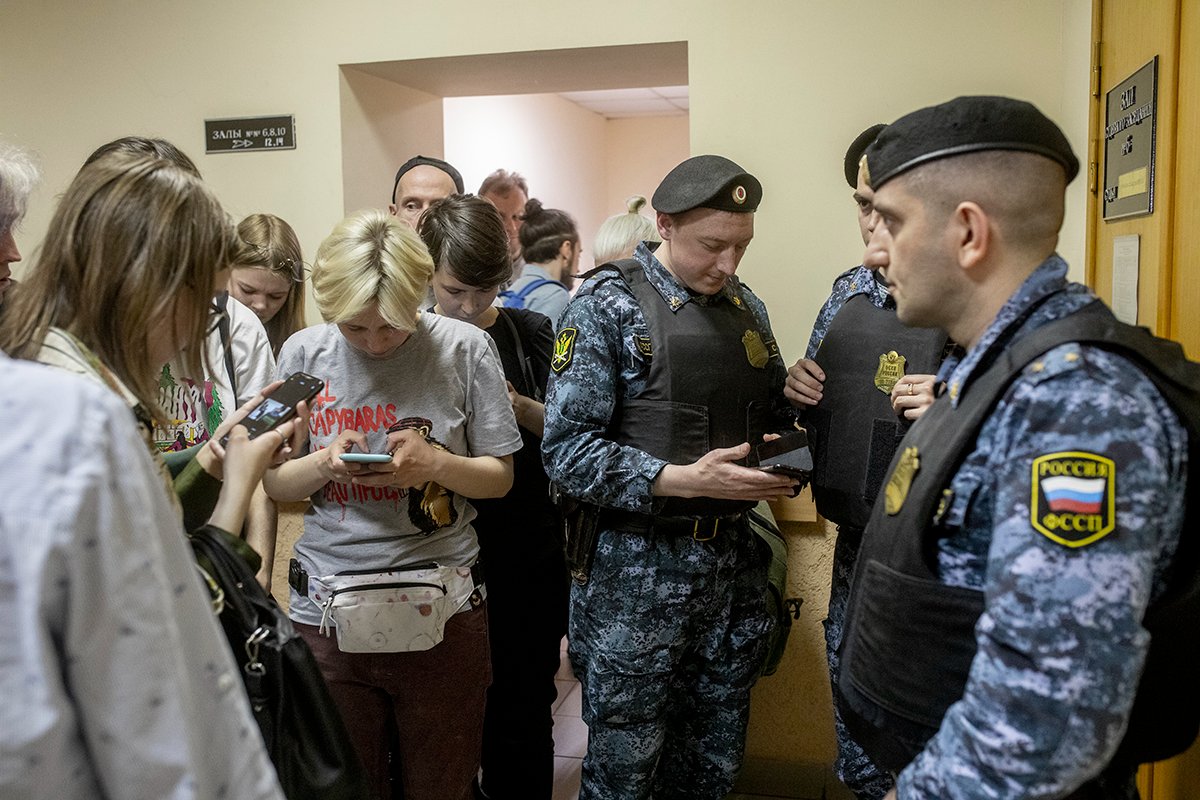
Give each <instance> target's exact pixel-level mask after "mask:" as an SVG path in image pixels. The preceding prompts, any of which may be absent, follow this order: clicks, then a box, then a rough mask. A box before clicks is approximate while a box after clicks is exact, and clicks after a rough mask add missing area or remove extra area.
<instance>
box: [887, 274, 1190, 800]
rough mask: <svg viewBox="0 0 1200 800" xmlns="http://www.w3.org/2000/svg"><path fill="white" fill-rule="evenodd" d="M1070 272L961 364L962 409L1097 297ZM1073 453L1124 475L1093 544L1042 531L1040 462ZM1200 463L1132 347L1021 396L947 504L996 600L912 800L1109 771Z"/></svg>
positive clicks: (1119, 784) (1069, 350) (950, 557)
mask: <svg viewBox="0 0 1200 800" xmlns="http://www.w3.org/2000/svg"><path fill="white" fill-rule="evenodd" d="M1066 272H1067V265H1066V263H1065V262H1063V261H1062V260H1061V259H1060V258H1058V257H1057V256H1052V257H1051V258H1049V259H1048V260H1046V261H1045V262H1044V263H1043V264H1041V265H1040V266H1039V267H1038V268H1037V269H1036V271H1034V272H1033V273H1032V275H1031V276H1030V277H1029V278H1028V279H1027V280H1026V281H1025V283H1024V284H1023V285H1022V286H1021V287H1020V289H1019V290H1018V291H1017V292H1016V293H1015V294H1014V295H1013V296H1012V297H1011V298H1010V299H1009V300H1008V302H1007V303H1006V304H1005V305H1004V307H1003V308H1002V309H1001V311H1000V313H999V314H998V315H997V317H996V318H995V320H993V322H992V323H991V324H990V325H989V326H988V328H987V329H986V331H985V332H984V333H983V335H982V337H981V338H980V339H979V341H978V343H977V344H976V345H975V346H974V347H973V348H972V349H971V350H970V352H968V353H967V354H966V355H965V357H962V358H961V359H959V358H957V357H951V358H949V359H947V361H946V362H945V363H944V365H943V368H942V371H941V373H940V374H939V378H940V379H942V380H945V381H946V383H947V386H948V392H949V394H950V400H951V402H956V400H957V397H958V387H960V386H962V385H964V382H965V381H967V379H968V378H969V377H970V376H972V375H974V374H976V373H977V372H979V371H981V370H983V369H986V367H987V366H988V365H989V364H990V363H992V362H993V360H994V359H995V358H996V357H997V356H998V354H1000V353H1001V352H1002V351H1004V350H1005V349H1007V348H1008V346H1009V345H1010V343H1011V342H1012V341H1013V340H1014V339H1016V338H1018V337H1020V336H1021V335H1023V334H1025V333H1028V332H1029V331H1032V330H1034V329H1036V328H1038V327H1040V326H1042V325H1044V324H1046V323H1048V322H1050V321H1052V320H1055V319H1059V318H1062V317H1065V316H1067V315H1069V314H1071V313H1072V312H1074V311H1076V310H1078V309H1079V308H1081V307H1083V306H1084V305H1086V304H1087V303H1088V302H1090V301H1091V300H1092V299H1094V298H1093V295H1092V294H1091V293H1090V292H1089V291H1088V290H1087V289H1086V288H1085V287H1083V286H1080V285H1078V284H1070V283H1067V281H1066ZM1064 453H1065V454H1070V455H1079V454H1097V455H1099V456H1103V457H1105V458H1109V459H1112V461H1113V462H1114V463H1115V465H1116V469H1115V478H1114V480H1115V495H1116V506H1115V509H1116V517H1115V519H1116V525H1115V529H1114V530H1113V531H1112V532H1111V533H1109V534H1107V535H1105V536H1103V537H1102V538H1099V539H1098V540H1096V541H1094V542H1092V543H1090V544H1086V545H1085V546H1081V547H1065V546H1063V545H1062V544H1060V543H1056V542H1055V541H1052V540H1051V538H1050V537H1049V536H1048V535H1044V534H1043V533H1042V532H1039V531H1038V530H1035V529H1034V527H1033V526H1032V525H1031V522H1030V504H1031V491H1034V492H1036V491H1037V487H1036V486H1034V485H1033V484H1034V481H1035V478H1034V477H1033V474H1034V473H1033V468H1032V464H1033V461H1034V459H1036V458H1038V457H1039V456H1044V455H1045V454H1064ZM1186 460H1187V435H1186V432H1185V430H1184V428H1183V427H1182V426H1181V425H1180V422H1179V419H1178V417H1177V416H1176V414H1175V412H1174V411H1173V410H1171V408H1170V406H1169V405H1168V404H1167V403H1166V401H1165V400H1164V399H1163V397H1162V395H1161V394H1160V393H1159V392H1158V390H1157V389H1156V388H1155V387H1154V386H1153V384H1152V382H1151V381H1150V379H1149V378H1147V377H1146V376H1145V375H1144V374H1143V373H1142V372H1141V371H1139V370H1138V369H1137V368H1136V367H1135V366H1133V365H1132V364H1131V363H1130V362H1129V361H1128V360H1127V359H1125V358H1123V357H1122V356H1120V355H1116V354H1115V353H1112V352H1109V351H1106V350H1103V349H1100V348H1097V347H1092V346H1081V345H1079V344H1067V345H1063V346H1060V347H1057V348H1055V349H1053V350H1051V351H1049V352H1048V353H1046V354H1045V355H1044V356H1043V357H1041V358H1040V359H1038V360H1037V361H1035V362H1033V363H1032V364H1030V365H1029V366H1028V367H1026V368H1025V370H1024V372H1023V373H1022V374H1021V375H1020V376H1019V377H1018V378H1017V379H1016V380H1015V381H1014V382H1013V383H1012V384H1011V385H1010V386H1009V387H1008V389H1007V391H1006V392H1005V394H1004V395H1003V397H1002V399H1001V400H1000V402H999V404H998V405H997V406H996V408H995V409H994V410H993V411H992V413H991V415H990V416H989V417H988V418H987V421H986V422H985V423H984V425H983V427H982V429H981V430H980V433H979V436H978V438H977V440H976V444H975V447H974V449H973V451H972V452H971V453H970V454H969V455H968V456H967V458H966V460H965V462H964V463H963V464H962V465H961V467H960V468H959V469H958V471H957V473H956V474H955V475H954V478H953V479H952V482H951V485H950V489H951V491H952V492H953V494H952V496H951V499H950V502H949V505H948V507H947V508H945V509H944V515H943V514H942V512H939V515H940V523H939V524H940V526H941V530H939V531H938V537H937V543H938V546H937V566H938V571H939V575H940V579H941V581H942V582H944V583H945V584H948V585H951V586H956V587H965V588H969V589H975V590H981V591H983V592H984V593H985V607H984V612H983V614H982V616H981V617H980V619H979V622H978V624H977V626H976V628H975V634H976V642H977V648H978V649H977V652H976V655H975V657H974V660H973V661H972V662H971V667H970V672H969V675H968V678H967V683H966V687H965V690H964V693H963V696H962V699H961V700H959V701H958V702H956V703H955V704H954V705H952V706H951V707H950V709H949V710H948V711H947V713H946V714H945V716H944V717H943V719H942V722H941V727H940V729H939V730H938V732H937V733H936V735H935V736H934V737H933V738H932V739H931V740H930V741H929V742H928V743H927V745H926V746H925V749H924V751H923V752H921V753H920V754H919V755H918V756H917V757H916V759H915V760H914V761H912V763H910V764H909V765H908V766H907V767H906V768H905V769H904V770H903V771H902V772H901V774H900V775H899V778H898V781H897V790H898V796H899V798H900V800H912V799H913V798H938V799H939V800H955V799H956V798H978V797H987V798H998V799H1001V800H1003V799H1004V798H1014V799H1015V798H1043V797H1045V798H1050V797H1063V796H1064V795H1066V794H1067V793H1068V792H1069V791H1070V790H1071V789H1072V788H1073V787H1077V786H1079V785H1081V784H1083V783H1084V782H1085V781H1087V780H1090V779H1092V778H1093V777H1094V776H1096V775H1097V773H1099V772H1100V770H1101V769H1103V768H1104V767H1105V765H1106V764H1107V763H1108V761H1109V759H1110V758H1111V757H1112V754H1113V752H1114V751H1115V749H1116V747H1117V745H1118V744H1119V743H1120V741H1121V737H1122V734H1123V732H1124V728H1125V724H1126V722H1127V719H1128V714H1129V711H1130V708H1131V706H1132V703H1133V699H1134V696H1135V693H1136V690H1137V685H1138V678H1139V676H1140V674H1141V670H1142V664H1143V660H1144V658H1145V654H1146V651H1147V647H1148V644H1149V636H1148V634H1147V633H1146V631H1145V630H1144V628H1143V626H1142V618H1143V615H1144V613H1145V610H1146V608H1147V605H1148V604H1149V603H1150V602H1151V601H1152V600H1154V599H1156V598H1157V597H1158V596H1159V595H1160V594H1161V593H1162V591H1163V589H1164V587H1165V573H1166V569H1167V566H1168V564H1169V562H1170V559H1171V557H1172V555H1173V554H1174V552H1175V549H1176V547H1177V545H1178V541H1179V536H1180V528H1181V525H1182V522H1183V514H1184V501H1185V486H1186V471H1187V464H1186ZM869 533H870V532H869V531H868V535H869ZM930 633H931V635H936V632H932V631H931V632H930ZM1105 777H1106V780H1107V781H1108V782H1107V784H1106V786H1105V787H1104V789H1103V791H1104V794H1103V796H1104V797H1106V798H1125V797H1128V798H1135V797H1136V796H1137V793H1136V788H1135V787H1134V783H1133V767H1129V768H1128V770H1127V771H1126V772H1125V774H1123V775H1116V776H1112V775H1106V776H1105Z"/></svg>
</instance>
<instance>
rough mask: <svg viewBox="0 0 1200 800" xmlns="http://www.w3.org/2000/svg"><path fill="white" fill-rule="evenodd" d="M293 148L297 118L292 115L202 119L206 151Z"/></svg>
mask: <svg viewBox="0 0 1200 800" xmlns="http://www.w3.org/2000/svg"><path fill="white" fill-rule="evenodd" d="M295 149H296V118H295V117H294V116H291V115H287V116H281V117H244V118H239V119H206V120H204V152H206V153H243V152H246V153H248V152H252V151H255V150H295Z"/></svg>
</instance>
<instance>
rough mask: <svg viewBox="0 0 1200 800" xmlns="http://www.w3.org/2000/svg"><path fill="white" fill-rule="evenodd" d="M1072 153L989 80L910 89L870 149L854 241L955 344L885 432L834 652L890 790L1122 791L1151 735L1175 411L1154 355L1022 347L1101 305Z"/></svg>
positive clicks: (902, 300) (914, 311) (1179, 486)
mask: <svg viewBox="0 0 1200 800" xmlns="http://www.w3.org/2000/svg"><path fill="white" fill-rule="evenodd" d="M1078 169H1079V163H1078V161H1077V159H1076V157H1075V155H1074V154H1073V153H1072V151H1071V147H1070V145H1069V144H1068V142H1067V140H1066V138H1065V137H1064V135H1063V133H1062V131H1060V130H1059V128H1058V127H1057V126H1056V125H1055V124H1054V123H1053V122H1051V121H1050V120H1049V119H1047V118H1046V117H1045V116H1044V115H1043V114H1042V113H1041V112H1040V111H1038V110H1037V109H1036V108H1035V107H1033V106H1032V105H1030V104H1028V103H1024V102H1020V101H1017V100H1012V99H1008V98H1003V97H960V98H958V99H955V100H952V101H950V102H947V103H944V104H942V105H938V106H934V107H930V108H925V109H921V110H919V111H916V112H913V113H912V114H909V115H907V116H905V117H902V118H901V119H899V120H897V121H896V122H894V123H892V124H891V125H890V126H889V127H888V128H887V129H886V130H885V131H883V132H882V133H881V134H880V135H879V137H878V138H877V139H876V140H875V142H874V144H872V145H871V147H870V148H868V150H867V154H866V159H865V176H866V178H867V180H868V182H869V183H870V185H871V187H872V188H873V189H874V190H875V213H876V215H877V217H878V219H877V225H876V227H875V230H874V232H873V234H872V239H871V248H870V249H869V250H868V259H869V260H870V259H871V258H873V257H874V256H873V255H872V253H873V252H875V251H878V252H879V253H880V254H882V255H881V256H880V257H884V258H886V259H887V264H888V282H889V283H890V285H891V292H892V296H893V297H894V298H895V300H896V305H897V315H898V317H899V319H900V320H901V321H902V322H904V323H905V324H908V325H926V326H938V327H942V328H944V329H945V330H946V331H947V332H948V333H949V335H950V336H951V337H952V338H953V339H954V340H955V341H957V342H959V343H961V344H962V345H964V346H965V348H966V353H965V355H964V356H962V357H961V358H959V357H954V356H951V357H950V358H948V359H947V360H946V362H945V364H944V365H943V367H942V370H941V372H940V373H939V378H944V379H945V380H946V382H947V384H948V390H947V391H946V393H945V394H944V395H942V396H941V397H940V398H939V399H938V400H937V402H935V403H934V405H933V406H932V407H931V408H930V409H929V411H928V412H927V413H926V414H925V415H924V416H923V417H922V418H921V419H920V420H918V421H917V422H916V423H915V424H914V425H913V427H912V429H911V430H910V432H909V434H908V436H907V437H906V438H905V439H904V441H903V442H901V443H900V449H899V452H898V454H897V457H896V459H895V460H894V462H893V465H892V467H891V469H890V473H889V478H888V480H887V483H886V485H885V488H884V492H883V494H884V497H882V498H881V499H880V502H878V503H877V504H876V506H875V509H874V511H873V515H872V517H871V520H870V523H869V524H868V527H867V530H866V533H865V535H864V538H863V544H862V550H861V552H860V555H859V560H858V564H857V566H856V568H855V573H854V578H853V583H852V589H851V598H850V606H849V610H848V613H847V621H846V631H845V636H844V639H843V649H842V653H841V675H840V679H839V687H838V688H839V695H840V698H839V699H840V702H841V704H842V713H843V717H844V718H845V720H846V723H847V725H848V726H849V727H850V729H851V732H852V733H853V734H854V736H855V738H856V740H858V741H859V742H860V743H861V744H862V745H863V747H864V749H866V751H867V752H868V753H869V754H870V755H871V757H872V758H873V759H875V760H876V761H877V762H878V763H880V764H881V765H883V766H884V767H886V768H888V769H890V770H893V771H898V772H899V775H898V778H897V784H896V788H895V789H894V790H893V792H894V794H895V796H898V797H900V798H903V800H911V799H912V798H940V799H942V800H946V799H948V798H982V797H987V798H1034V797H1038V798H1041V797H1045V798H1051V797H1053V798H1061V797H1066V796H1070V797H1072V798H1089V799H1090V798H1132V797H1136V796H1137V794H1136V788H1135V786H1134V773H1135V768H1136V763H1137V761H1138V760H1139V758H1141V757H1142V756H1143V755H1144V754H1145V753H1146V752H1154V751H1155V749H1156V746H1157V743H1156V741H1155V739H1156V737H1157V734H1156V733H1155V732H1154V727H1153V726H1149V727H1147V728H1145V729H1141V730H1138V731H1137V732H1136V735H1135V734H1134V733H1131V735H1130V737H1128V738H1126V739H1125V740H1124V742H1123V740H1122V736H1123V734H1124V732H1125V730H1126V726H1127V723H1129V721H1130V720H1131V708H1133V707H1134V701H1135V697H1137V698H1138V703H1139V704H1141V703H1142V701H1143V698H1144V697H1145V696H1146V693H1145V691H1144V690H1139V676H1140V675H1141V673H1142V670H1143V665H1144V664H1153V663H1157V664H1158V667H1156V669H1157V668H1161V667H1162V666H1163V664H1162V661H1160V660H1156V659H1148V658H1147V652H1148V650H1149V649H1150V644H1151V637H1150V635H1149V633H1148V630H1147V628H1148V627H1150V622H1149V621H1150V620H1151V617H1150V616H1148V615H1147V609H1148V608H1149V609H1150V610H1151V612H1154V611H1155V609H1157V608H1160V607H1161V606H1160V603H1161V601H1162V600H1163V598H1164V597H1168V596H1171V595H1172V592H1173V591H1174V587H1173V586H1172V584H1171V583H1170V582H1169V580H1168V579H1170V580H1174V577H1172V576H1173V574H1177V573H1179V572H1182V570H1179V571H1175V570H1173V569H1171V567H1172V559H1173V556H1174V554H1175V553H1176V550H1177V546H1178V544H1179V540H1180V528H1181V525H1182V520H1183V515H1184V508H1185V482H1186V471H1187V448H1188V444H1187V442H1188V439H1187V434H1186V432H1185V430H1184V428H1183V427H1182V425H1181V423H1180V417H1179V416H1178V415H1177V414H1176V412H1175V410H1174V409H1173V408H1172V406H1170V405H1169V404H1168V403H1167V401H1166V400H1165V399H1164V394H1163V391H1166V390H1165V389H1164V390H1163V391H1160V390H1159V389H1158V388H1157V387H1156V382H1157V381H1158V380H1159V379H1158V378H1157V377H1155V376H1156V375H1158V374H1159V373H1158V372H1157V370H1158V369H1159V367H1158V366H1156V365H1155V359H1156V358H1157V357H1155V356H1148V357H1147V358H1146V360H1144V361H1143V360H1141V359H1139V360H1138V361H1134V360H1131V356H1129V355H1127V352H1128V351H1125V350H1120V349H1114V348H1112V347H1109V346H1107V345H1105V346H1097V345H1094V344H1092V343H1090V341H1087V340H1089V339H1090V338H1091V334H1088V335H1083V334H1076V333H1074V332H1073V333H1072V334H1071V336H1074V340H1070V339H1064V338H1063V337H1060V338H1059V339H1058V340H1057V341H1066V343H1063V344H1057V345H1054V346H1051V347H1050V349H1048V350H1045V351H1044V352H1042V353H1041V354H1040V355H1030V354H1031V353H1034V354H1036V353H1037V352H1038V348H1036V347H1035V346H1034V345H1035V344H1038V345H1040V344H1042V343H1043V342H1045V341H1050V332H1051V331H1057V330H1059V328H1060V326H1061V325H1066V324H1071V325H1073V324H1075V323H1078V322H1079V321H1080V320H1081V319H1083V320H1087V321H1088V323H1089V324H1088V325H1085V326H1081V327H1080V330H1099V329H1102V328H1103V329H1112V328H1117V327H1119V324H1117V323H1116V322H1115V320H1113V319H1112V317H1111V315H1110V314H1109V312H1108V311H1107V309H1105V308H1103V306H1102V305H1100V304H1094V305H1093V300H1094V297H1093V295H1092V293H1091V292H1090V291H1089V290H1088V289H1086V288H1085V287H1083V286H1081V285H1078V284H1074V283H1068V282H1067V280H1066V273H1067V265H1066V263H1064V262H1063V260H1062V259H1061V258H1060V257H1059V256H1058V255H1056V254H1055V252H1054V251H1055V246H1056V243H1057V238H1058V231H1059V228H1060V226H1061V224H1062V218H1063V196H1064V191H1065V188H1066V185H1067V183H1068V182H1069V181H1070V180H1071V179H1072V178H1074V177H1075V175H1076V173H1077V172H1078ZM1059 320H1065V322H1061V323H1060V322H1056V321H1059ZM1092 320H1096V321H1097V322H1096V323H1095V324H1091V321H1092ZM1145 338H1149V337H1145ZM1081 340H1084V341H1083V342H1081ZM1173 358H1174V359H1175V360H1176V361H1178V360H1179V358H1180V357H1179V356H1174V357H1173ZM1160 360H1161V359H1160ZM1193 635H1194V634H1193ZM1193 641H1194V639H1193ZM1163 645H1165V646H1170V641H1169V637H1168V638H1166V639H1162V640H1160V637H1158V636H1157V635H1156V636H1155V637H1154V646H1155V648H1159V647H1161V646H1163ZM1159 652H1160V653H1161V652H1162V651H1161V650H1159ZM1170 662H1171V659H1169V658H1168V659H1167V663H1168V667H1167V668H1168V669H1170V668H1171V667H1170V666H1169V664H1170ZM1176 668H1178V667H1176ZM1190 668H1193V669H1194V666H1193V667H1190ZM1157 710H1158V711H1159V712H1160V713H1159V715H1158V719H1157V720H1156V721H1160V722H1161V720H1162V719H1163V718H1164V717H1167V716H1169V714H1168V713H1167V712H1166V711H1165V710H1164V709H1162V708H1161V707H1160V708H1158V709H1157ZM1138 716H1139V714H1138V713H1137V712H1134V713H1133V714H1132V719H1134V720H1135V721H1136V720H1137V719H1138ZM1193 735H1194V729H1193ZM1118 745H1121V749H1120V750H1118ZM890 796H892V795H891V794H889V797H890Z"/></svg>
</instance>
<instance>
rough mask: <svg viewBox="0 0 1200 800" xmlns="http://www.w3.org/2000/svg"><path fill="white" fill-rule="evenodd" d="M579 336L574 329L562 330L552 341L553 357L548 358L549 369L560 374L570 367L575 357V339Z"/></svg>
mask: <svg viewBox="0 0 1200 800" xmlns="http://www.w3.org/2000/svg"><path fill="white" fill-rule="evenodd" d="M578 334H579V331H577V330H576V329H575V328H563V329H562V330H561V331H559V332H558V338H557V339H555V340H554V355H553V356H551V357H550V367H551V368H552V369H553V370H554V371H555V372H562V371H563V370H564V369H566V368H567V367H569V366H570V365H571V359H573V358H574V357H575V337H576V336H577V335H578Z"/></svg>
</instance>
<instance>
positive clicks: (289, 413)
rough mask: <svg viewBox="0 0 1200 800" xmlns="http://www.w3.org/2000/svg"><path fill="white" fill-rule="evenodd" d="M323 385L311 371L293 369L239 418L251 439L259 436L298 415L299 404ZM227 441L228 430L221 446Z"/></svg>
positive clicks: (314, 394)
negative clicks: (280, 384)
mask: <svg viewBox="0 0 1200 800" xmlns="http://www.w3.org/2000/svg"><path fill="white" fill-rule="evenodd" d="M324 385H325V382H324V381H323V380H321V379H320V378H317V377H314V376H312V375H309V374H308V373H305V372H296V373H293V374H292V375H291V376H290V377H288V379H287V380H286V381H284V382H283V385H282V386H280V387H279V388H278V389H276V390H275V391H274V392H272V393H271V396H270V397H266V398H264V399H263V401H262V402H261V403H259V404H258V405H257V406H255V407H254V408H253V409H251V411H250V413H249V414H247V415H246V416H245V417H244V418H242V419H241V420H239V422H240V424H242V425H245V426H246V431H247V432H248V433H249V434H250V438H251V439H255V438H258V437H259V436H262V435H263V434H264V433H266V432H267V431H271V430H274V429H275V428H276V427H278V426H279V425H282V424H283V423H284V422H287V421H288V420H289V419H291V418H292V417H294V416H296V406H298V405H299V404H300V403H302V402H305V403H307V402H309V401H311V400H312V399H313V398H314V397H316V396H317V394H318V393H319V392H320V391H321V388H322V387H323V386H324ZM228 442H229V435H228V434H226V435H225V436H224V437H222V438H221V446H222V447H224V446H225V445H226V444H228Z"/></svg>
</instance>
